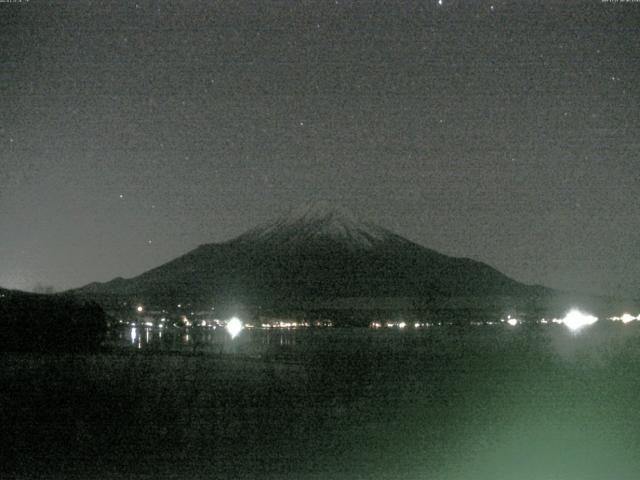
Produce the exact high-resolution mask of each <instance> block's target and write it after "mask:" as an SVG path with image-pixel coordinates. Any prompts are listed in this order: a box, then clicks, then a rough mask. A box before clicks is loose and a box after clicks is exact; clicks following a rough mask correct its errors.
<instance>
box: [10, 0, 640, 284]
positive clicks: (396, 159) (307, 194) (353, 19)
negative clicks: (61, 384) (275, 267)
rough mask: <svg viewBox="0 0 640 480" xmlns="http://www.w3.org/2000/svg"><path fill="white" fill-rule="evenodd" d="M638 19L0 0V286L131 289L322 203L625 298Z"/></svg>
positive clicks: (638, 227) (510, 11)
mask: <svg viewBox="0 0 640 480" xmlns="http://www.w3.org/2000/svg"><path fill="white" fill-rule="evenodd" d="M639 24H640V3H601V2H600V0H593V1H588V2H567V1H544V2H543V1H540V2H515V1H514V2H506V1H495V2H489V1H478V2H462V1H448V0H443V1H442V2H441V4H439V2H438V1H437V0H435V1H421V2H382V1H376V2H374V1H365V2H357V3H356V2H345V1H342V0H338V1H330V2H311V1H298V2H294V1H288V2H284V1H282V2H263V1H255V2H239V1H233V2H232V1H229V2H222V1H221V2H196V1H184V0H181V1H175V0H174V1H171V2H167V1H158V2H152V1H140V2H137V3H135V2H133V1H126V2H125V1H119V2H113V1H106V2H103V1H100V2H98V1H79V0H78V1H73V2H72V1H68V2H59V1H40V0H31V1H28V2H27V1H26V0H23V1H22V2H20V3H0V41H1V42H2V43H1V45H2V47H1V50H0V52H1V53H0V55H1V57H0V76H1V80H0V84H1V85H2V88H1V90H0V102H1V103H0V111H2V121H1V124H0V285H1V286H3V287H9V288H22V289H31V288H33V287H34V286H35V285H36V284H38V283H40V284H43V285H53V286H55V287H56V288H57V289H62V288H68V287H77V286H80V285H83V284H86V283H88V282H90V281H94V280H107V279H110V278H112V277H115V276H118V275H122V276H132V275H135V274H138V273H141V272H142V271H144V270H146V269H149V268H151V267H154V266H157V265H159V264H160V263H163V262H165V261H167V260H169V259H171V258H173V257H176V256H178V255H180V254H182V253H184V252H186V251H188V250H190V249H191V248H193V247H195V246H197V245H198V244H201V243H208V242H214V241H223V240H226V239H229V238H231V237H233V236H235V235H237V234H239V233H241V232H243V231H244V230H246V229H248V228H249V227H252V226H253V225H254V224H255V223H257V222H260V221H263V220H265V219H266V218H268V217H272V216H274V215H277V214H280V213H283V212H285V211H286V210H287V209H288V208H290V207H292V206H296V205H298V204H299V203H301V202H306V201H310V200H315V199H319V198H323V199H332V200H335V201H336V202H337V203H340V204H342V205H343V206H345V207H347V208H350V209H351V210H353V211H354V212H355V213H356V214H358V215H360V216H362V217H364V218H366V219H369V220H372V221H375V222H377V223H379V224H380V225H382V226H384V227H387V228H390V229H392V230H395V231H396V232H397V233H399V234H401V235H404V236H406V237H408V238H409V239H411V240H414V241H416V242H418V243H420V244H423V245H425V246H428V247H430V248H434V249H436V250H439V251H441V252H443V253H447V254H451V255H456V256H468V257H472V258H475V259H478V260H481V261H484V262H487V263H489V264H491V265H493V266H495V267H496V268H498V269H500V270H501V271H503V272H505V273H507V274H508V275H511V276H512V277H514V278H515V279H517V280H520V281H524V282H532V283H533V282H535V283H542V284H545V285H548V286H553V287H559V288H565V289H579V290H586V291H595V292H604V293H614V294H623V295H633V296H637V295H638V291H639V289H640V273H639V272H640V256H639V255H638V251H640V240H639V238H640V237H639V235H640V233H639V232H640V201H639V200H638V190H639V189H638V187H640V173H639V172H640V168H639V167H640V162H639V158H638V157H639V153H640V143H639V141H638V139H639V138H640V131H639V128H640V114H639V113H638V112H640V105H638V104H639V103H640V102H639V97H638V94H639V93H640V87H639V86H640V83H639V82H638V78H639V77H640V75H639V74H640V63H639V61H638V53H639V51H640V35H638V30H637V26H638V25H639Z"/></svg>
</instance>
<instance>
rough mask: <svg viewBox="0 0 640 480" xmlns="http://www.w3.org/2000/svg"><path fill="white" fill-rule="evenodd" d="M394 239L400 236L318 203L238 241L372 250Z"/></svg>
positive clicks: (270, 223) (255, 230)
mask: <svg viewBox="0 0 640 480" xmlns="http://www.w3.org/2000/svg"><path fill="white" fill-rule="evenodd" d="M393 238H397V236H396V235H394V234H393V233H391V232H389V231H387V230H385V229H384V228H381V227H379V226H377V225H374V224H372V223H369V222H363V221H360V220H358V219H357V218H356V217H355V216H354V215H353V214H352V213H351V212H349V211H348V210H346V209H344V208H342V207H340V206H337V205H334V204H332V203H330V202H327V201H318V202H313V203H308V204H304V205H301V206H299V207H297V208H294V209H292V210H291V211H290V212H289V213H288V214H286V215H284V216H282V217H280V218H278V219H276V220H274V221H271V222H268V223H265V224H263V225H260V226H258V227H256V228H254V229H252V230H250V231H248V232H247V233H245V234H244V235H241V236H240V237H239V238H238V239H237V240H238V241H266V242H270V243H272V242H277V243H281V244H292V243H298V242H308V241H314V240H315V241H318V240H332V241H338V242H341V243H343V244H348V245H349V246H350V247H352V248H370V247H372V246H374V245H375V244H376V243H382V242H385V241H388V240H390V239H393Z"/></svg>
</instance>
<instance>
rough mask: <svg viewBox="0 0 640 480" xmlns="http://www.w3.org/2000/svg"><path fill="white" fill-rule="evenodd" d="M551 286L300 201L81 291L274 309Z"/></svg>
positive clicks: (520, 294)
mask: <svg viewBox="0 0 640 480" xmlns="http://www.w3.org/2000/svg"><path fill="white" fill-rule="evenodd" d="M551 292H552V290H550V289H546V288H544V287H541V286H529V285H525V284H522V283H519V282H517V281H515V280H513V279H511V278H509V277H507V276H506V275H504V274H502V273H500V272H499V271H497V270H496V269H494V268H492V267H490V266H488V265H486V264H484V263H481V262H478V261H475V260H471V259H468V258H455V257H450V256H447V255H443V254H441V253H438V252H436V251H434V250H430V249H428V248H425V247H423V246H421V245H418V244H416V243H414V242H411V241H409V240H407V239H405V238H403V237H401V236H399V235H397V234H395V233H393V232H391V231H389V230H386V229H384V228H382V227H380V226H377V225H375V224H372V223H369V222H363V221H360V220H358V219H357V218H355V217H354V216H353V215H352V214H351V213H349V212H348V211H345V210H343V209H341V208H338V207H335V206H333V205H331V204H329V203H326V202H318V203H313V204H309V205H304V206H302V207H299V208H297V209H294V210H292V211H291V212H290V213H289V214H287V215H285V216H283V217H281V218H278V219H276V220H274V221H271V222H268V223H265V224H263V225H260V226H258V227H255V228H253V229H251V230H249V231H247V232H246V233H244V234H242V235H240V236H238V237H236V238H234V239H232V240H229V241H226V242H223V243H212V244H205V245H201V246H199V247H197V248H196V249H194V250H192V251H190V252H188V253H186V254H185V255H183V256H181V257H179V258H176V259H175V260H172V261H170V262H168V263H166V264H164V265H161V266H159V267H157V268H154V269H152V270H149V271H147V272H145V273H143V274H141V275H139V276H137V277H134V278H131V279H123V278H116V279H114V280H111V281H109V282H106V283H92V284H89V285H87V286H85V287H83V288H81V289H79V290H76V293H79V294H81V295H85V296H89V297H91V298H93V299H94V300H97V301H98V302H100V303H103V304H105V303H107V304H108V303H111V302H110V301H109V300H113V299H116V298H117V299H119V300H122V299H123V298H124V299H129V300H132V301H133V300H137V301H145V302H150V303H154V304H159V305H175V303H176V302H182V303H187V302H189V303H191V304H192V305H195V306H199V305H211V303H212V302H214V303H216V304H220V303H222V304H225V303H242V304H245V305H254V306H260V308H265V309H268V310H272V311H278V310H289V311H290V310H291V309H303V310H304V309H306V308H323V309H327V308H333V307H336V308H368V306H371V305H381V302H382V304H384V303H385V302H386V303H387V304H389V302H391V303H393V301H391V300H389V299H411V300H410V303H412V304H414V305H415V304H416V302H418V303H421V304H429V303H433V302H439V303H443V302H444V303H446V302H448V301H450V300H451V299H452V298H467V299H468V298H481V297H482V298H489V297H511V298H520V299H523V298H527V299H529V298H533V297H540V296H545V295H547V294H549V293H551ZM383 299H384V300H383ZM401 303H402V302H401ZM405 303H406V302H405ZM396 304H397V302H396Z"/></svg>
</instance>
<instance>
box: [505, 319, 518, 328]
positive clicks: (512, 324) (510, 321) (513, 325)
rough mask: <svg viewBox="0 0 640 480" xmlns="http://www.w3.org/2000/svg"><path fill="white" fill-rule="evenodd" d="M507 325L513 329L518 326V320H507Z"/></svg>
mask: <svg viewBox="0 0 640 480" xmlns="http://www.w3.org/2000/svg"><path fill="white" fill-rule="evenodd" d="M507 323H508V324H509V325H511V326H512V327H515V326H516V325H518V319H517V318H510V319H509V320H507Z"/></svg>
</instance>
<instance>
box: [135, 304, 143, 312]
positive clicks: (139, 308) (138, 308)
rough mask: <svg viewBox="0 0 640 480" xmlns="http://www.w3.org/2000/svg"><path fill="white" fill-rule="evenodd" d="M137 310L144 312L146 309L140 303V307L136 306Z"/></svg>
mask: <svg viewBox="0 0 640 480" xmlns="http://www.w3.org/2000/svg"><path fill="white" fill-rule="evenodd" d="M136 310H137V311H138V312H139V313H142V312H143V311H144V307H143V306H142V305H138V307H137V308H136Z"/></svg>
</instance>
